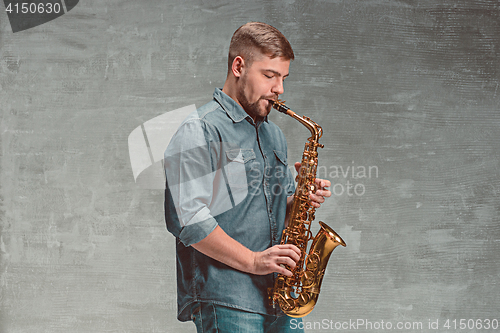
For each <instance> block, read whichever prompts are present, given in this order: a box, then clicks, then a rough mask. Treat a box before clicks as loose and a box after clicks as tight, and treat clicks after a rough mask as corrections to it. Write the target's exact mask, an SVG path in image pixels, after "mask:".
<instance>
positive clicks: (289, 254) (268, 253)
mask: <svg viewBox="0 0 500 333" xmlns="http://www.w3.org/2000/svg"><path fill="white" fill-rule="evenodd" d="M253 255H254V259H253V262H254V264H253V266H254V268H253V269H252V272H251V273H253V274H256V275H266V274H269V273H274V272H276V273H280V274H283V275H286V276H292V272H290V271H289V270H288V269H286V268H284V267H282V266H281V265H283V264H284V265H287V266H289V267H290V268H292V269H293V268H294V267H295V264H296V262H297V261H299V259H300V250H299V248H298V247H296V246H295V245H292V244H283V245H275V246H273V247H270V248H268V249H267V250H265V251H262V252H253Z"/></svg>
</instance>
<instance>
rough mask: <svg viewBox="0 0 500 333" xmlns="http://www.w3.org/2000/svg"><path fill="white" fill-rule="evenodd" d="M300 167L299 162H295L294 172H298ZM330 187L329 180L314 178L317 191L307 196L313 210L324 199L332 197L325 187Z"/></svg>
mask: <svg viewBox="0 0 500 333" xmlns="http://www.w3.org/2000/svg"><path fill="white" fill-rule="evenodd" d="M300 166H301V164H300V162H295V170H297V172H300ZM331 185H332V184H331V183H330V181H329V180H326V179H319V178H316V186H317V188H318V189H317V190H316V193H311V194H309V198H310V199H311V204H312V205H313V207H314V208H319V207H320V206H321V204H322V203H323V202H325V197H327V198H328V197H330V196H331V195H332V192H330V190H328V189H327V187H330V186H331Z"/></svg>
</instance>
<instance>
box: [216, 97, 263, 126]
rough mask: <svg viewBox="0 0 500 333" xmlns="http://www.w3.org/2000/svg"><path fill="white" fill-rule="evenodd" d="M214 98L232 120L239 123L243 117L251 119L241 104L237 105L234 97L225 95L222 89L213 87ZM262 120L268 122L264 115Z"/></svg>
mask: <svg viewBox="0 0 500 333" xmlns="http://www.w3.org/2000/svg"><path fill="white" fill-rule="evenodd" d="M214 99H215V100H216V101H217V102H218V103H219V104H220V105H221V106H222V108H223V109H224V111H226V113H227V115H228V116H229V118H231V119H232V121H233V122H235V123H239V122H240V121H242V120H243V119H245V118H247V117H248V119H249V120H251V121H252V123H253V119H252V117H250V116H249V115H248V113H246V112H245V110H243V108H242V107H241V105H239V104H238V103H237V102H236V101H235V100H234V99H232V98H231V97H229V96H228V95H226V94H225V93H224V92H223V91H222V89H219V88H215V91H214ZM263 121H265V122H266V123H267V122H268V120H267V116H265V117H264V119H263Z"/></svg>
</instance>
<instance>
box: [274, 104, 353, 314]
mask: <svg viewBox="0 0 500 333" xmlns="http://www.w3.org/2000/svg"><path fill="white" fill-rule="evenodd" d="M270 102H271V103H272V106H273V108H275V109H276V110H278V111H280V112H282V113H285V114H287V115H289V116H291V117H292V118H295V119H296V120H298V121H299V122H300V123H301V124H302V125H304V126H305V127H307V128H308V129H309V130H310V131H311V137H310V138H309V139H308V141H307V142H306V144H305V149H304V153H303V155H302V162H301V167H300V170H299V174H298V175H297V178H296V181H297V188H296V190H295V194H294V196H295V198H294V201H293V204H292V207H291V208H290V215H289V216H290V219H289V222H288V226H287V228H286V229H285V230H283V234H282V237H281V244H294V245H295V246H297V247H298V248H299V249H300V251H301V256H300V259H299V261H298V262H297V265H296V266H295V268H294V269H293V270H292V274H293V275H292V276H291V277H288V276H285V275H283V274H278V277H277V278H276V280H275V283H274V288H273V289H271V288H270V290H269V298H270V300H271V302H272V305H273V306H274V305H275V304H276V303H278V305H279V307H280V308H281V310H282V311H283V312H284V313H285V314H287V315H288V316H290V317H295V318H299V317H303V316H306V315H308V314H309V313H310V312H311V311H312V309H313V308H314V306H315V305H316V303H317V301H318V296H319V292H320V287H321V282H322V280H323V276H324V274H325V269H326V265H327V264H328V259H330V255H331V253H332V251H333V250H334V249H335V248H336V247H337V246H338V245H342V246H346V244H345V242H344V241H343V240H342V238H341V237H340V236H339V235H338V234H337V233H336V232H335V231H333V229H332V228H330V227H329V226H328V225H326V224H325V223H323V222H321V221H320V222H319V224H320V226H321V229H320V230H319V231H318V233H317V235H316V237H314V238H313V237H312V233H311V223H312V221H313V220H314V212H315V210H316V208H314V207H313V206H312V205H311V202H310V199H309V193H310V192H313V193H314V192H316V190H317V185H316V182H315V180H316V169H317V166H318V152H317V149H318V147H320V148H323V147H324V146H323V145H322V144H320V143H319V142H318V141H319V139H320V138H321V136H322V134H323V130H322V128H321V126H319V125H318V124H316V123H315V122H314V121H312V120H311V119H310V118H309V117H306V116H298V115H297V114H295V112H293V111H292V110H290V109H289V108H288V107H287V106H286V105H285V101H280V100H270ZM310 240H312V244H311V246H310V249H309V253H308V254H306V251H307V246H308V242H309V241H310ZM287 268H289V267H287Z"/></svg>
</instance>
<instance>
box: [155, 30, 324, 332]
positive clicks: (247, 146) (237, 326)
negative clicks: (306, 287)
mask: <svg viewBox="0 0 500 333" xmlns="http://www.w3.org/2000/svg"><path fill="white" fill-rule="evenodd" d="M293 59H294V54H293V50H292V48H291V46H290V44H289V42H288V40H287V39H286V38H285V37H284V36H283V35H282V34H281V33H280V32H279V31H278V30H277V29H275V28H273V27H271V26H269V25H267V24H264V23H259V22H251V23H247V24H245V25H243V26H241V27H240V28H239V29H238V30H236V32H235V33H234V35H233V37H232V39H231V44H230V47H229V59H228V74H227V78H226V82H225V84H224V87H223V88H222V90H220V89H216V90H215V93H214V99H213V100H212V101H211V102H209V103H208V104H206V105H204V106H202V107H201V108H199V109H198V110H197V111H196V112H195V113H193V114H192V115H190V116H189V117H188V118H187V119H186V120H185V121H184V122H183V123H182V124H181V126H180V128H179V130H178V131H177V133H176V134H175V135H174V137H173V138H172V140H171V142H170V144H169V147H168V148H167V150H166V152H165V160H164V162H165V163H164V164H165V173H166V177H167V188H166V191H165V218H166V222H167V228H168V230H169V231H170V232H171V233H172V234H173V235H174V236H175V237H176V240H177V243H176V252H177V293H178V295H177V296H178V319H179V320H181V321H187V320H189V319H191V320H193V321H194V322H195V324H196V327H197V330H198V332H288V331H292V330H291V325H290V321H289V319H290V318H289V317H287V316H285V315H284V314H283V313H282V312H281V310H280V309H279V307H277V306H276V307H273V306H272V305H271V304H270V303H269V300H268V288H271V287H272V286H273V284H274V277H275V274H274V273H282V274H285V275H288V276H291V275H292V274H291V272H290V271H289V270H288V269H286V268H285V265H287V266H289V267H291V268H293V267H295V263H296V262H297V261H298V260H299V258H300V251H299V249H298V248H297V247H296V246H294V245H280V244H279V243H280V239H281V233H282V230H283V229H284V226H285V220H286V219H287V213H288V209H287V207H290V206H291V203H292V202H293V193H294V187H295V185H294V181H293V177H292V175H291V172H290V170H289V168H288V165H287V160H286V153H287V145H286V140H285V137H284V135H283V133H282V132H281V130H280V129H279V128H278V127H277V126H276V125H275V124H273V123H272V122H270V121H269V120H268V119H267V115H268V114H269V112H270V111H271V102H270V100H276V99H277V98H278V96H279V95H280V94H282V93H283V92H284V89H283V81H284V79H285V78H286V77H287V76H288V74H289V71H288V70H289V65H290V61H291V60H293ZM295 167H296V168H299V167H300V163H296V164H295ZM317 183H318V186H319V190H318V191H317V192H316V193H315V194H311V195H310V197H311V200H312V201H313V205H314V206H315V207H316V208H318V207H319V206H320V204H321V203H322V202H324V197H329V196H330V195H331V193H330V191H329V190H327V189H325V187H328V186H330V182H329V181H327V180H320V179H318V180H317ZM295 324H296V323H295ZM295 327H297V325H294V328H295ZM298 331H299V330H296V329H295V330H293V332H298Z"/></svg>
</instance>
